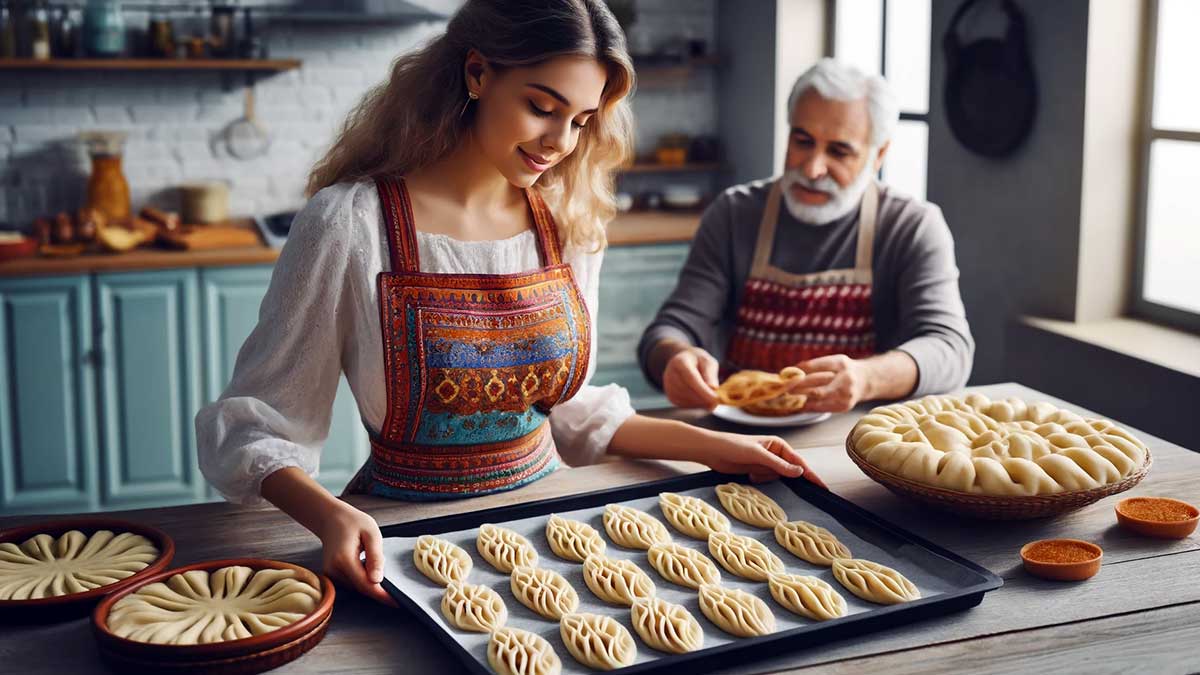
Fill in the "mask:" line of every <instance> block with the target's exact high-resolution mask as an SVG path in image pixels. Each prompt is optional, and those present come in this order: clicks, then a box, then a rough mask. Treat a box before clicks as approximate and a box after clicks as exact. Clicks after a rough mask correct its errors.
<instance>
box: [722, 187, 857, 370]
mask: <svg viewBox="0 0 1200 675" xmlns="http://www.w3.org/2000/svg"><path fill="white" fill-rule="evenodd" d="M782 190H783V187H782V185H781V183H780V181H778V180H776V181H775V183H774V185H772V186H771V192H770V193H769V194H768V196H767V206H766V209H765V210H764V211H763V216H762V221H761V222H760V223H759V226H758V240H757V242H756V243H755V245H754V260H753V262H752V263H751V266H750V275H749V277H748V278H747V279H746V284H745V288H744V290H743V292H742V302H741V306H740V307H738V314H737V321H736V324H735V327H734V332H733V337H732V339H731V340H730V342H729V348H728V350H727V351H726V354H725V363H724V364H723V366H724V367H725V368H726V369H728V370H731V371H736V370H741V369H757V370H766V371H770V372H775V371H778V370H780V369H782V368H785V367H787V366H792V365H795V364H797V363H799V362H801V361H805V360H808V359H813V358H816V357H819V356H827V355H830V354H845V355H847V356H849V357H851V358H863V357H866V356H871V355H872V354H874V353H875V326H874V323H875V322H874V315H873V314H872V309H871V279H872V274H871V255H872V246H873V245H874V242H875V219H876V214H877V212H878V210H879V189H878V187H877V186H876V185H875V183H874V182H872V183H871V184H870V185H869V186H868V187H867V190H866V192H865V193H864V194H863V199H862V204H861V206H860V207H859V226H858V249H857V252H856V254H855V262H854V267H853V268H851V269H839V270H827V271H824V272H814V273H812V274H790V273H788V272H785V271H783V270H781V269H779V268H778V267H775V266H773V265H771V249H772V248H773V246H774V242H775V229H776V225H777V224H778V220H779V206H780V203H781V200H782V198H783V193H782Z"/></svg>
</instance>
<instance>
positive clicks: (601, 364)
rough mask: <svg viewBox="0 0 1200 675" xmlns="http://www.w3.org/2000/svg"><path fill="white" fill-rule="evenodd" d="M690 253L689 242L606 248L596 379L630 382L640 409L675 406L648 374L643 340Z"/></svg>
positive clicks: (628, 385)
mask: <svg viewBox="0 0 1200 675" xmlns="http://www.w3.org/2000/svg"><path fill="white" fill-rule="evenodd" d="M687 253H688V244H654V245H644V246H614V247H612V248H609V249H608V250H607V251H605V253H604V265H603V267H601V269H600V317H599V322H600V323H599V325H598V326H597V328H596V331H597V340H596V343H597V344H596V372H595V374H594V375H593V376H592V384H596V385H604V384H608V383H610V382H615V383H617V384H619V385H621V386H623V387H625V388H626V389H628V390H629V396H630V398H631V399H632V400H633V406H634V407H635V408H637V409H638V410H649V409H653V408H665V407H668V406H669V405H670V403H668V402H667V399H666V397H665V396H663V395H662V393H661V392H659V391H658V390H657V389H655V388H654V387H653V385H651V384H650V383H649V382H648V381H646V378H645V376H644V375H643V374H642V369H641V366H639V365H638V360H637V345H638V340H640V339H641V337H642V331H644V330H645V329H646V326H647V325H649V324H650V322H651V321H653V320H654V315H655V314H657V313H658V308H659V307H660V306H661V305H662V303H663V301H664V300H666V298H667V296H668V295H670V293H671V291H672V290H674V289H675V283H676V282H677V281H678V279H679V271H680V270H681V269H682V268H683V262H684V260H685V259H686V258H687Z"/></svg>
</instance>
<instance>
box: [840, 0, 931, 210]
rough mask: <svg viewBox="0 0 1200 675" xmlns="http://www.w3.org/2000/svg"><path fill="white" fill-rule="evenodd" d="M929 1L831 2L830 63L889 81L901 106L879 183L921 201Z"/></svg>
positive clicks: (926, 134)
mask: <svg viewBox="0 0 1200 675" xmlns="http://www.w3.org/2000/svg"><path fill="white" fill-rule="evenodd" d="M930 2H931V0H835V1H834V2H833V3H832V8H833V9H832V12H833V45H832V47H833V57H834V58H836V59H838V60H841V61H845V62H847V63H850V64H853V65H854V66H855V67H857V68H859V69H861V70H863V71H864V72H868V73H879V74H881V75H883V76H884V77H885V78H887V80H888V82H890V83H891V85H892V88H893V89H894V90H895V91H896V95H897V97H898V98H899V100H900V124H899V125H898V126H897V127H896V133H895V134H894V135H893V136H892V145H891V148H890V149H889V150H888V156H887V160H886V161H885V162H884V165H883V180H885V181H886V182H887V183H888V184H890V185H892V186H895V187H896V188H898V189H900V190H901V191H903V192H907V193H908V194H911V195H913V196H914V197H918V198H920V199H924V198H925V182H926V178H927V175H928V164H929V44H930V43H929V30H930V28H929V27H930V19H931V17H930V13H931V10H930Z"/></svg>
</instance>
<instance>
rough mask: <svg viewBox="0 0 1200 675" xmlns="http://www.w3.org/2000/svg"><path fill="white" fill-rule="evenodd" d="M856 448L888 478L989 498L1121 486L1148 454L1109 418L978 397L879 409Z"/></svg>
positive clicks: (857, 433) (856, 434)
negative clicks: (991, 496)
mask: <svg viewBox="0 0 1200 675" xmlns="http://www.w3.org/2000/svg"><path fill="white" fill-rule="evenodd" d="M850 439H851V443H852V444H853V447H854V450H855V451H856V452H857V453H858V454H859V455H860V456H861V457H862V458H863V459H864V460H866V461H867V462H868V463H870V464H872V465H873V466H875V467H878V468H879V469H880V470H882V471H885V472H887V473H890V474H894V475H897V476H901V477H903V478H907V479H909V480H911V481H915V482H917V483H922V484H925V485H930V486H933V487H938V488H944V489H947V490H954V491H957V492H968V493H972V494H985V495H1002V496H1003V495H1016V496H1030V495H1046V494H1056V493H1060V492H1070V491H1075V490H1088V489H1092V488H1098V487H1102V486H1105V485H1110V484H1112V483H1116V482H1118V481H1120V480H1122V479H1123V478H1125V477H1127V476H1129V475H1131V474H1133V473H1135V472H1136V471H1138V470H1139V469H1140V468H1141V467H1142V466H1143V465H1144V464H1145V461H1146V457H1147V454H1148V452H1149V451H1148V450H1147V448H1146V446H1145V445H1143V444H1142V442H1141V441H1139V440H1138V439H1137V438H1136V437H1134V436H1133V434H1131V433H1129V432H1128V431H1126V430H1125V429H1122V428H1121V427H1118V426H1117V425H1115V424H1113V423H1112V422H1110V421H1109V420H1104V419H1084V418H1082V417H1080V416H1079V415H1076V414H1075V413H1073V412H1071V411H1069V410H1063V409H1060V408H1057V407H1055V406H1053V405H1051V404H1049V403H1026V402H1024V401H1022V400H1020V399H1016V398H1009V399H1005V400H1003V401H992V400H990V399H988V398H987V397H986V396H983V395H981V394H969V395H967V396H966V397H965V398H959V397H955V396H926V397H924V398H921V399H917V400H914V401H908V402H906V403H896V404H893V405H888V406H882V407H879V408H875V409H874V410H872V411H871V412H869V413H868V414H866V415H865V416H863V418H862V419H860V420H859V421H858V423H857V424H855V425H854V429H853V430H852V431H851V432H850Z"/></svg>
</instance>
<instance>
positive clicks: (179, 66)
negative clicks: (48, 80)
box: [0, 59, 301, 72]
mask: <svg viewBox="0 0 1200 675" xmlns="http://www.w3.org/2000/svg"><path fill="white" fill-rule="evenodd" d="M300 63H301V62H300V60H299V59H47V60H40V59H0V70H260V71H273V72H282V71H285V70H293V69H295V68H299V67H300Z"/></svg>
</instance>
